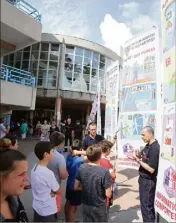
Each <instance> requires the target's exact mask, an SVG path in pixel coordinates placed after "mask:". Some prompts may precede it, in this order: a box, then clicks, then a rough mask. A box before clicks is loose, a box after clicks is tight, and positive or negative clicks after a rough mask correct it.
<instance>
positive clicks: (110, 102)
mask: <svg viewBox="0 0 176 223" xmlns="http://www.w3.org/2000/svg"><path fill="white" fill-rule="evenodd" d="M106 73H107V74H106V110H105V138H106V139H108V140H111V139H112V137H113V136H114V135H115V133H116V131H117V127H118V126H117V119H118V101H119V62H118V61H116V62H114V63H113V64H111V65H110V66H109V67H108V68H107V71H106Z"/></svg>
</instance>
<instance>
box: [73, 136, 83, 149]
mask: <svg viewBox="0 0 176 223" xmlns="http://www.w3.org/2000/svg"><path fill="white" fill-rule="evenodd" d="M71 148H72V150H78V151H80V150H82V141H81V140H79V139H75V140H74V141H73V143H72V146H71Z"/></svg>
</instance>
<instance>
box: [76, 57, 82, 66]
mask: <svg viewBox="0 0 176 223" xmlns="http://www.w3.org/2000/svg"><path fill="white" fill-rule="evenodd" d="M82 59H83V58H82V57H79V56H75V64H79V65H82Z"/></svg>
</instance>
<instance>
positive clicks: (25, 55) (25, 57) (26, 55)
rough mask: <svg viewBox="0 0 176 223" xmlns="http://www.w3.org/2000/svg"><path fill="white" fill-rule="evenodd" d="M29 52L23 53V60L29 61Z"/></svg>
mask: <svg viewBox="0 0 176 223" xmlns="http://www.w3.org/2000/svg"><path fill="white" fill-rule="evenodd" d="M29 56H30V52H23V60H29Z"/></svg>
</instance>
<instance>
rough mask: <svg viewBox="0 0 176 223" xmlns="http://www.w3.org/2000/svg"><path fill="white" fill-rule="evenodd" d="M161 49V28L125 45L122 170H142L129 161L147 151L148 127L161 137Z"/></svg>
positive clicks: (122, 95)
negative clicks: (143, 132)
mask: <svg viewBox="0 0 176 223" xmlns="http://www.w3.org/2000/svg"><path fill="white" fill-rule="evenodd" d="M158 45H159V41H158V29H157V27H153V28H152V29H150V30H148V31H145V32H143V33H141V34H139V35H137V36H136V37H134V38H133V39H131V40H129V41H127V42H126V43H125V45H124V58H123V59H124V63H123V75H122V78H121V79H122V80H121V94H120V97H121V100H120V114H119V120H118V129H119V130H120V131H119V135H118V138H119V140H118V157H119V160H120V162H119V165H120V166H126V167H128V168H136V169H138V167H139V165H138V164H136V162H135V161H131V160H130V159H128V156H130V155H131V156H133V154H134V151H135V150H136V149H139V150H141V149H142V148H144V146H145V145H144V143H143V141H142V140H141V130H142V128H143V127H145V126H147V125H149V126H151V127H153V128H154V130H155V131H156V135H157V136H158V132H159V131H158V128H157V126H158V125H159V124H160V120H161V119H160V113H159V108H160V102H161V100H160V97H161V89H160V86H161V85H160V83H161V77H160V70H159V68H160V61H159V47H158ZM160 126H161V125H160ZM158 137H159V136H158ZM158 137H157V139H158ZM158 140H160V139H158Z"/></svg>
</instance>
